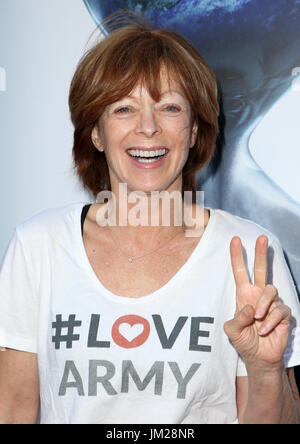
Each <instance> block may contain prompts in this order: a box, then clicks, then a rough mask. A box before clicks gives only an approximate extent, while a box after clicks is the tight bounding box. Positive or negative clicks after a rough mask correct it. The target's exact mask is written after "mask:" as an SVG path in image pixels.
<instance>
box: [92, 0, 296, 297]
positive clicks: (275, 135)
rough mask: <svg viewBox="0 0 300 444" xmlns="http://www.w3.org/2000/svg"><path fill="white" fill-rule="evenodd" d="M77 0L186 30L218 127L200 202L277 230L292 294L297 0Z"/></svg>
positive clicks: (100, 14)
mask: <svg viewBox="0 0 300 444" xmlns="http://www.w3.org/2000/svg"><path fill="white" fill-rule="evenodd" d="M84 2H85V4H86V6H87V8H88V10H89V12H90V14H91V16H92V17H93V19H94V21H95V22H96V23H97V24H98V25H99V23H100V22H101V20H102V19H103V18H105V17H106V16H107V15H109V14H110V13H112V12H114V11H116V10H118V9H124V8H127V9H131V10H134V11H139V12H142V13H144V14H145V15H146V17H147V18H148V19H149V20H150V21H151V22H152V23H153V24H154V25H156V26H158V27H162V28H166V27H167V28H170V29H173V30H175V31H178V32H179V33H181V34H182V35H184V36H185V37H187V38H188V39H189V40H190V41H191V42H192V43H193V44H194V45H195V46H196V47H197V48H198V50H199V51H200V53H201V54H202V55H203V56H204V57H205V59H206V60H207V61H208V63H209V64H210V65H211V67H212V68H213V69H214V71H215V73H216V75H217V78H218V82H219V86H220V92H221V97H220V101H221V104H222V115H221V119H220V122H221V127H222V131H221V134H220V138H219V142H218V147H217V150H216V154H215V156H214V158H213V160H212V162H211V163H210V165H209V166H208V167H207V168H205V169H204V170H203V171H201V172H200V173H199V176H198V187H199V189H202V190H204V191H205V204H206V205H208V206H212V207H218V208H221V209H224V210H226V211H230V212H231V213H233V214H236V215H238V216H241V217H245V218H248V219H251V220H253V221H255V222H257V223H259V224H260V225H262V226H264V227H265V228H267V229H269V230H270V231H272V232H273V233H274V234H275V235H277V236H278V238H279V239H280V241H281V244H282V246H283V249H284V251H285V254H286V259H287V262H288V264H289V266H290V269H291V272H292V275H293V277H294V280H295V283H296V286H297V289H298V294H300V236H299V234H300V228H299V227H300V186H299V179H298V171H297V164H299V161H300V154H299V153H300V151H299V148H300V131H299V124H298V120H299V117H300V93H299V89H300V87H299V84H298V81H297V78H296V76H297V75H298V74H299V72H300V68H299V66H300V51H299V48H300V26H299V23H300V1H299V0H276V2H274V1H272V0H224V1H218V0H202V1H201V0H110V1H109V2H108V1H106V0H84Z"/></svg>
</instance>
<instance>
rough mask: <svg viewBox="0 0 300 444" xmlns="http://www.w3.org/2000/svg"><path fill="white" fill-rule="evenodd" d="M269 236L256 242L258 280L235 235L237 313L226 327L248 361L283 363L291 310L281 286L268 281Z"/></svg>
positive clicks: (232, 247) (232, 249) (269, 364)
mask: <svg viewBox="0 0 300 444" xmlns="http://www.w3.org/2000/svg"><path fill="white" fill-rule="evenodd" d="M267 252H268V238H267V237H266V236H264V235H262V236H259V237H258V238H257V240H256V246H255V260H254V284H252V283H251V282H250V280H249V276H248V272H247V268H246V266H245V263H244V258H243V250H242V243H241V240H240V238H239V237H237V236H235V237H233V238H232V240H231V243H230V256H231V264H232V271H233V275H234V279H235V283H236V313H235V316H234V319H232V320H230V321H228V322H226V323H225V325H224V330H225V333H226V334H227V336H228V337H229V339H230V340H231V342H232V344H233V346H234V347H235V349H236V350H237V351H238V353H239V354H240V355H241V356H242V358H243V359H244V361H245V363H246V365H247V364H250V365H255V366H256V365H258V366H260V367H264V366H265V367H277V366H278V367H279V366H282V364H283V353H284V350H285V348H286V346H287V343H288V337H289V329H290V318H291V310H290V308H289V307H288V306H287V305H284V304H283V303H282V302H281V301H280V299H279V297H278V292H277V289H276V288H275V287H274V286H273V285H266V282H267V271H268V260H267Z"/></svg>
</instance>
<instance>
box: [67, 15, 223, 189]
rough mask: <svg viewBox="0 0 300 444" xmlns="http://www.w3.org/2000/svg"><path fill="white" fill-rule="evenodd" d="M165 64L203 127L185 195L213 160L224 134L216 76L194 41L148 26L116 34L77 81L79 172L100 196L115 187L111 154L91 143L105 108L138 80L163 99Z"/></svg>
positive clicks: (88, 59) (85, 61) (73, 108)
mask: <svg viewBox="0 0 300 444" xmlns="http://www.w3.org/2000/svg"><path fill="white" fill-rule="evenodd" d="M162 66H164V67H165V68H167V72H168V73H169V74H170V75H171V77H172V78H173V79H174V80H176V81H177V82H178V83H179V85H180V86H181V88H182V90H183V91H184V93H185V95H186V97H187V99H188V101H189V103H190V105H191V109H192V118H193V123H194V122H196V123H197V125H198V133H197V138H196V142H195V145H194V147H193V148H192V149H191V150H190V152H189V157H188V159H187V162H186V164H185V166H184V168H183V172H182V174H183V182H182V192H184V191H193V194H194V192H195V191H196V173H197V171H198V170H199V169H200V168H202V167H203V166H204V165H206V164H208V162H209V161H210V160H211V157H212V155H213V153H214V150H215V144H216V138H217V135H218V131H219V128H218V115H219V104H218V98H217V83H216V79H215V75H214V73H213V72H212V70H211V69H210V68H209V66H208V65H207V64H206V62H205V61H204V60H203V58H202V57H201V56H200V54H199V53H198V51H197V50H196V49H195V48H194V47H193V45H192V44H191V43H190V42H189V41H188V40H186V39H185V38H183V37H182V36H181V35H179V34H178V33H176V32H174V31H170V30H166V29H157V28H153V27H151V26H150V25H149V24H147V23H145V22H142V23H135V24H129V25H125V26H123V27H119V28H117V29H115V30H113V31H112V32H111V33H110V34H109V35H108V36H106V37H105V38H104V39H102V40H101V41H100V42H98V43H97V44H96V45H94V46H93V47H92V48H91V49H89V50H88V51H87V52H86V53H85V54H84V56H83V57H82V58H81V60H80V61H79V64H78V66H77V69H76V72H75V74H74V77H73V79H72V82H71V87H70V94H69V107H70V112H71V120H72V122H73V125H74V145H73V160H74V168H75V169H76V172H77V174H78V176H79V178H80V179H81V181H82V183H83V186H84V188H85V189H87V190H89V191H91V192H92V193H93V195H94V197H96V196H97V194H98V193H99V192H100V191H102V190H111V186H110V178H109V170H108V166H107V162H106V158H105V154H104V153H103V152H99V151H98V150H97V149H96V148H95V146H94V144H93V142H92V140H91V132H92V129H93V127H94V126H95V124H96V123H97V121H98V119H99V118H100V117H101V115H102V113H103V111H104V109H105V107H106V106H107V105H109V104H111V103H114V102H116V101H118V100H120V99H122V98H124V97H125V96H127V95H129V94H130V93H131V92H132V90H133V89H134V87H135V86H136V84H137V83H138V82H142V83H143V84H144V85H145V86H146V88H147V90H148V92H149V94H150V95H151V97H152V99H153V100H155V101H159V99H160V74H161V69H162Z"/></svg>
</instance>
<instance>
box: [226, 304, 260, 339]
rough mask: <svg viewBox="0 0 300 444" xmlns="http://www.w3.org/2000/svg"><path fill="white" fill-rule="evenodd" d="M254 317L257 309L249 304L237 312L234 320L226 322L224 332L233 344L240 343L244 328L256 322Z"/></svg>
mask: <svg viewBox="0 0 300 444" xmlns="http://www.w3.org/2000/svg"><path fill="white" fill-rule="evenodd" d="M254 316H255V309H254V308H253V307H252V305H249V304H248V305H245V307H244V308H243V309H242V310H241V311H239V312H237V313H236V314H235V316H234V318H233V319H231V320H230V321H227V322H225V324H224V331H225V333H226V334H227V336H228V337H229V339H230V340H231V341H232V342H235V341H238V339H239V338H240V336H241V333H242V331H243V330H244V328H246V327H248V326H249V325H251V324H252V323H253V322H254V321H255V319H254Z"/></svg>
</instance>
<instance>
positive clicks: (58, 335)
mask: <svg viewBox="0 0 300 444" xmlns="http://www.w3.org/2000/svg"><path fill="white" fill-rule="evenodd" d="M75 319H76V315H70V316H69V319H68V321H63V320H62V315H56V322H52V328H54V329H55V336H52V342H54V343H55V349H56V350H60V344H61V343H62V342H65V343H66V347H67V348H72V346H73V342H75V341H79V339H80V335H75V334H74V328H75V327H80V326H81V323H82V322H81V321H75ZM63 328H65V329H67V334H66V335H63V334H62V329H63Z"/></svg>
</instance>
